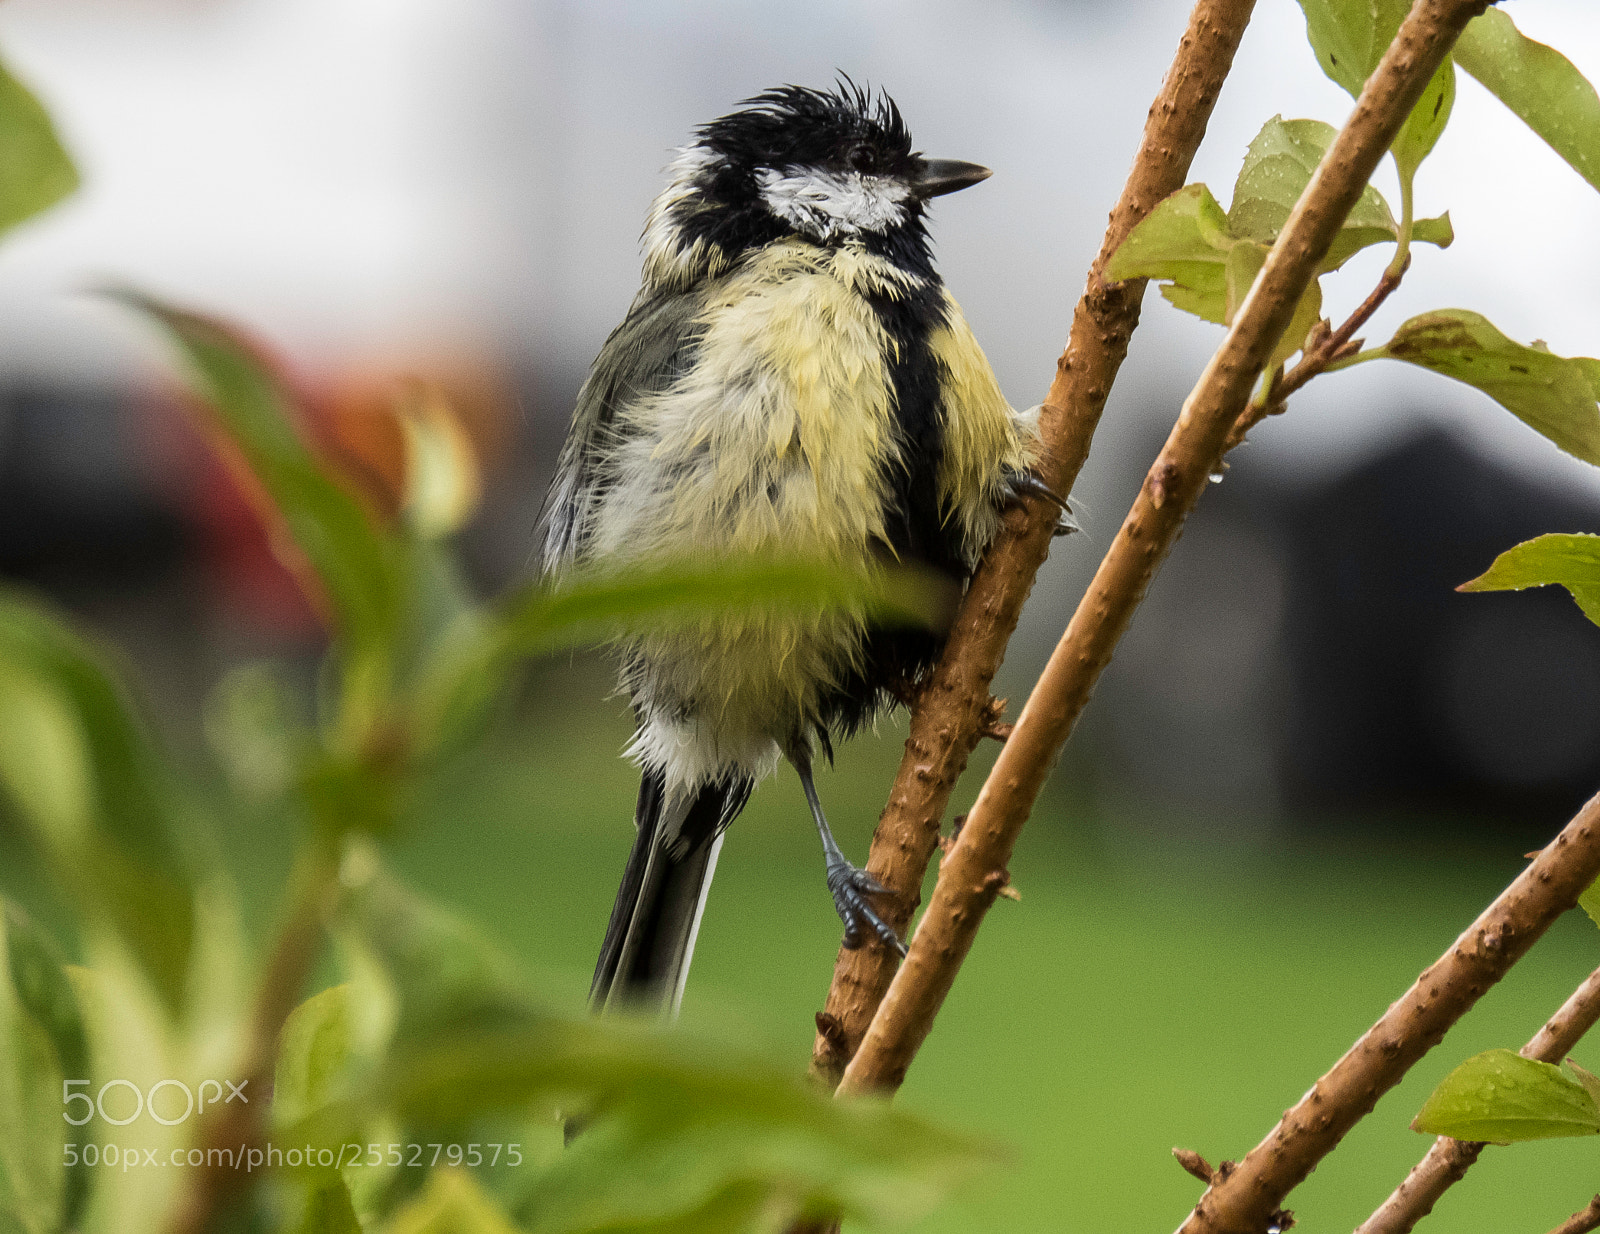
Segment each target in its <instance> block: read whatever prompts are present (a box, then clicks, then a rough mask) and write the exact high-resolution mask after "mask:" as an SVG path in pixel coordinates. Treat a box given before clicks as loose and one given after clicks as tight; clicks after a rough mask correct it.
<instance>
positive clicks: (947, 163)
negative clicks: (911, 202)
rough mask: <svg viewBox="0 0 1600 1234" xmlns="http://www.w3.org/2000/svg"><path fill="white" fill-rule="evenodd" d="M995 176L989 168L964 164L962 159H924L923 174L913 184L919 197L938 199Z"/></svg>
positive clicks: (974, 164)
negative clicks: (944, 194) (942, 195)
mask: <svg viewBox="0 0 1600 1234" xmlns="http://www.w3.org/2000/svg"><path fill="white" fill-rule="evenodd" d="M992 175H994V173H993V172H992V171H990V170H989V169H988V168H987V167H980V166H978V164H976V163H963V162H962V161H961V160H960V159H924V160H923V164H922V172H921V174H919V175H918V176H917V177H916V179H914V180H913V181H912V182H911V187H912V189H913V190H914V191H915V192H916V194H917V196H918V197H938V196H939V195H940V194H942V193H954V192H955V191H956V190H957V189H964V188H970V187H972V186H973V185H974V184H976V183H978V181H979V180H987V179H988V178H989V177H990V176H992Z"/></svg>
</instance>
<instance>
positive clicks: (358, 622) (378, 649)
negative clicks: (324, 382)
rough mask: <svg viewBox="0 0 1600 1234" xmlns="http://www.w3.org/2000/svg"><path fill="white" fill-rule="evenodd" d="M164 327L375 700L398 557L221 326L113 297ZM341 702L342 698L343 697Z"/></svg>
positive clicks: (396, 629)
mask: <svg viewBox="0 0 1600 1234" xmlns="http://www.w3.org/2000/svg"><path fill="white" fill-rule="evenodd" d="M113 294H114V295H115V296H116V298H117V299H119V300H120V301H121V302H122V303H124V304H127V305H128V306H129V307H131V308H134V309H137V310H138V311H139V312H141V313H143V314H144V315H145V316H147V317H149V318H150V319H151V320H153V321H155V322H157V323H158V324H159V325H161V326H163V327H164V328H165V329H166V331H167V333H168V334H169V335H170V337H171V338H172V339H173V341H174V342H176V343H177V344H178V346H179V347H180V348H181V349H182V351H183V354H184V356H185V358H186V359H187V360H188V362H189V365H190V367H191V369H192V371H193V373H194V376H195V377H196V379H197V383H196V384H197V389H198V392H199V394H200V396H201V397H202V398H203V399H204V401H205V402H206V404H207V405H208V406H209V407H210V408H211V410H212V411H213V412H214V413H215V416H216V423H217V425H218V426H219V427H220V428H221V430H222V432H223V433H224V434H225V436H226V438H227V440H228V441H229V442H230V443H231V444H232V445H233V446H234V447H235V448H236V449H237V450H238V452H239V454H240V455H241V456H242V458H243V460H244V463H245V465H246V466H247V467H248V468H249V469H250V472H251V474H252V475H253V476H254V477H255V479H256V480H257V481H258V482H259V484H260V485H261V487H262V489H264V490H265V492H266V495H267V496H268V497H269V498H270V500H271V503H272V507H273V509H274V510H275V511H276V512H277V514H278V515H281V517H282V519H283V522H284V526H285V527H286V528H287V530H288V533H289V536H290V538H291V539H292V541H293V544H294V547H295V549H296V550H298V551H297V553H292V554H288V555H287V558H286V564H288V565H290V567H291V568H294V569H296V570H297V573H298V574H299V576H300V578H301V579H302V582H303V583H305V584H306V585H307V587H308V588H309V589H310V593H311V595H312V596H313V598H314V599H316V598H319V597H320V598H321V600H322V602H323V604H322V606H323V608H324V609H325V610H326V611H327V613H328V615H329V617H330V618H331V620H332V621H333V623H334V625H335V626H336V628H337V630H338V632H339V633H340V634H341V635H342V637H343V639H344V643H345V655H346V657H347V662H346V665H345V671H346V677H347V682H348V683H349V685H348V686H347V689H350V690H352V691H353V692H354V694H355V695H356V696H357V702H356V703H355V705H356V706H357V707H358V708H359V707H366V706H372V705H375V702H376V700H377V699H380V698H381V696H382V694H383V693H384V692H385V690H386V689H387V678H388V674H389V671H390V667H391V660H392V656H393V654H394V649H395V643H396V642H397V640H398V639H399V637H400V635H401V632H402V627H403V621H404V608H405V600H406V579H405V577H404V563H405V555H404V553H403V552H402V550H401V548H400V545H399V542H398V540H397V538H396V537H395V536H393V535H391V534H389V533H387V532H385V531H384V530H383V529H381V528H380V527H378V526H377V525H376V524H375V522H374V521H373V520H372V519H371V518H370V517H369V516H368V515H367V513H366V511H365V510H363V509H362V507H361V504H360V503H359V502H358V501H357V500H356V499H355V497H354V496H352V495H351V494H350V493H349V492H348V491H347V490H346V489H345V488H343V487H342V486H341V485H340V484H339V483H338V482H337V481H336V480H335V479H334V478H333V477H332V475H331V474H330V473H329V472H328V470H327V469H326V468H325V467H324V466H323V465H322V464H321V463H319V462H318V461H317V459H315V458H314V457H313V456H312V454H311V452H310V451H309V450H308V449H307V448H306V446H305V443H304V442H302V441H301V439H300V437H299V435H298V433H297V432H296V429H295V424H294V413H293V410H292V404H291V401H290V399H289V397H288V395H287V394H286V393H285V392H284V390H283V389H282V388H281V386H280V385H279V383H278V382H277V381H276V380H275V379H274V378H273V377H272V375H271V374H270V373H269V372H268V371H267V369H266V367H265V366H264V365H263V364H262V363H261V361H260V360H259V358H258V357H257V355H256V354H255V353H254V352H253V351H252V349H251V348H250V347H249V346H248V345H247V344H246V343H245V342H244V341H243V340H242V339H241V338H240V337H239V336H238V335H237V334H236V333H235V332H234V331H233V330H232V329H230V328H229V327H227V326H226V325H224V324H223V323H221V322H219V321H217V320H216V319H214V318H210V317H203V316H201V315H199V314H196V313H190V312H186V311H184V310H182V309H178V308H174V307H172V306H170V305H167V304H163V303H161V302H160V301H158V300H155V299H153V298H151V297H149V296H145V295H142V294H140V293H138V292H132V291H118V292H115V293H113ZM347 701H348V700H347Z"/></svg>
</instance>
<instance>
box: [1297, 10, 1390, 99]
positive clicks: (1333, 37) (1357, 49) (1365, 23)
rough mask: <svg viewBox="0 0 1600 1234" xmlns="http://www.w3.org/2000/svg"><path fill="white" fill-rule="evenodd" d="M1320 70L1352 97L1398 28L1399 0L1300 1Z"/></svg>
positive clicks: (1381, 57)
mask: <svg viewBox="0 0 1600 1234" xmlns="http://www.w3.org/2000/svg"><path fill="white" fill-rule="evenodd" d="M1300 8H1301V10H1302V11H1303V12H1304V13H1305V17H1306V38H1307V39H1308V40H1309V41H1310V43H1311V50H1312V51H1313V52H1315V53H1316V56H1317V63H1318V64H1320V65H1321V66H1322V71H1323V72H1324V73H1326V74H1327V75H1328V76H1329V77H1330V78H1331V79H1332V80H1333V81H1335V82H1337V83H1338V84H1339V85H1340V86H1342V87H1343V88H1344V90H1345V91H1346V92H1347V93H1348V94H1349V95H1350V97H1351V98H1356V97H1358V96H1359V95H1360V94H1361V87H1362V86H1364V85H1366V83H1367V78H1368V77H1370V76H1371V75H1372V70H1373V69H1375V68H1377V67H1378V61H1379V60H1381V59H1383V53H1384V52H1385V51H1386V50H1387V49H1388V46H1389V44H1390V42H1392V41H1393V39H1394V36H1395V32H1396V31H1398V30H1399V29H1400V22H1401V21H1402V20H1403V19H1404V17H1405V13H1406V5H1405V4H1404V3H1403V0H1300Z"/></svg>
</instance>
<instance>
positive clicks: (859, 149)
mask: <svg viewBox="0 0 1600 1234" xmlns="http://www.w3.org/2000/svg"><path fill="white" fill-rule="evenodd" d="M844 157H845V162H847V163H849V164H850V166H851V168H852V169H854V170H855V171H861V172H867V171H872V170H873V169H874V168H876V167H877V165H878V157H877V155H875V154H874V153H873V152H872V147H871V146H851V147H850V153H849V154H847V155H845V156H844Z"/></svg>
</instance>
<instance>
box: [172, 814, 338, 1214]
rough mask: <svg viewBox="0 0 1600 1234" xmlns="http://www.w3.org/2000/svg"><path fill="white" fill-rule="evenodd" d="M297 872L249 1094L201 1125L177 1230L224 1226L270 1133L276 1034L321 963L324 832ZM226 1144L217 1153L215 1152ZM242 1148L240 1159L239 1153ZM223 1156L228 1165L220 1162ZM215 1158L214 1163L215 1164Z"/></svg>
mask: <svg viewBox="0 0 1600 1234" xmlns="http://www.w3.org/2000/svg"><path fill="white" fill-rule="evenodd" d="M296 864H297V868H296V869H295V871H294V874H293V875H292V877H291V891H290V907H289V910H288V912H287V913H286V914H285V916H284V921H283V924H282V926H281V927H280V928H279V931H278V936H277V938H276V939H275V940H274V942H273V947H272V953H271V955H269V956H268V958H267V963H266V967H265V969H264V970H263V971H262V975H261V986H260V989H259V990H258V991H257V994H256V1005H255V1009H254V1011H253V1012H252V1014H251V1017H250V1027H249V1036H248V1038H247V1040H246V1041H245V1044H244V1050H243V1053H242V1055H241V1057H240V1060H239V1074H242V1075H243V1076H244V1077H245V1084H244V1086H243V1091H244V1092H245V1094H246V1095H247V1096H248V1098H249V1100H248V1101H247V1102H244V1103H234V1102H231V1101H230V1102H228V1103H226V1104H224V1105H220V1106H217V1105H213V1106H212V1107H211V1110H210V1111H208V1112H207V1113H206V1114H205V1115H204V1116H202V1119H201V1121H200V1123H199V1125H198V1126H197V1128H196V1131H195V1143H196V1145H197V1146H198V1147H199V1148H200V1149H201V1150H202V1151H204V1152H205V1157H206V1164H205V1165H202V1166H197V1167H196V1168H195V1169H194V1170H191V1171H190V1172H189V1173H190V1176H191V1177H190V1180H189V1184H188V1186H187V1188H186V1189H185V1191H184V1192H183V1194H182V1195H181V1197H180V1199H179V1202H178V1207H177V1210H176V1212H175V1213H174V1215H173V1218H172V1223H171V1225H170V1227H169V1229H170V1231H171V1234H204V1232H205V1231H208V1230H214V1229H217V1228H219V1227H220V1226H221V1225H222V1224H224V1223H225V1222H226V1220H227V1218H228V1216H229V1210H230V1208H232V1207H233V1205H234V1203H235V1201H236V1200H237V1199H238V1198H239V1195H240V1194H241V1193H242V1192H243V1191H244V1189H245V1188H246V1187H247V1186H249V1185H250V1183H251V1177H250V1175H249V1174H248V1173H247V1172H246V1171H244V1170H241V1169H238V1168H236V1166H235V1163H236V1161H238V1160H241V1159H242V1155H243V1152H244V1151H245V1150H247V1149H249V1148H252V1147H258V1146H259V1145H260V1142H261V1140H262V1137H263V1136H264V1135H265V1134H266V1120H267V1115H268V1114H269V1112H270V1108H271V1107H270V1100H271V1098H270V1094H271V1092H272V1077H273V1070H274V1068H275V1066H276V1064H277V1058H278V1035H279V1034H280V1033H281V1032H282V1031H283V1024H284V1021H285V1020H287V1019H288V1018H289V1013H290V1012H291V1011H293V1010H294V1009H295V1006H296V1004H298V1003H299V1001H300V991H301V989H302V988H303V987H304V986H305V983H306V979H307V978H308V977H309V976H310V975H311V969H312V966H313V965H314V964H315V963H316V959H317V953H318V950H319V944H320V942H321V937H322V927H323V922H324V921H325V920H326V918H327V910H328V899H329V895H330V894H331V892H332V891H333V889H334V887H335V884H336V877H337V872H338V862H337V856H336V853H335V851H334V847H333V845H332V843H331V842H330V841H329V840H327V839H326V838H325V837H323V836H317V837H315V838H313V839H312V840H311V841H310V842H309V845H308V848H307V849H306V851H304V852H302V853H301V855H300V859H299V861H298V862H297V863H296ZM218 1149H221V1150H225V1151H223V1152H216V1151H213V1150H218ZM235 1154H239V1155H240V1156H239V1157H237V1158H236V1157H235ZM224 1161H226V1162H228V1164H227V1165H224V1164H222V1163H223V1162H224ZM213 1163H214V1164H213Z"/></svg>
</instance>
